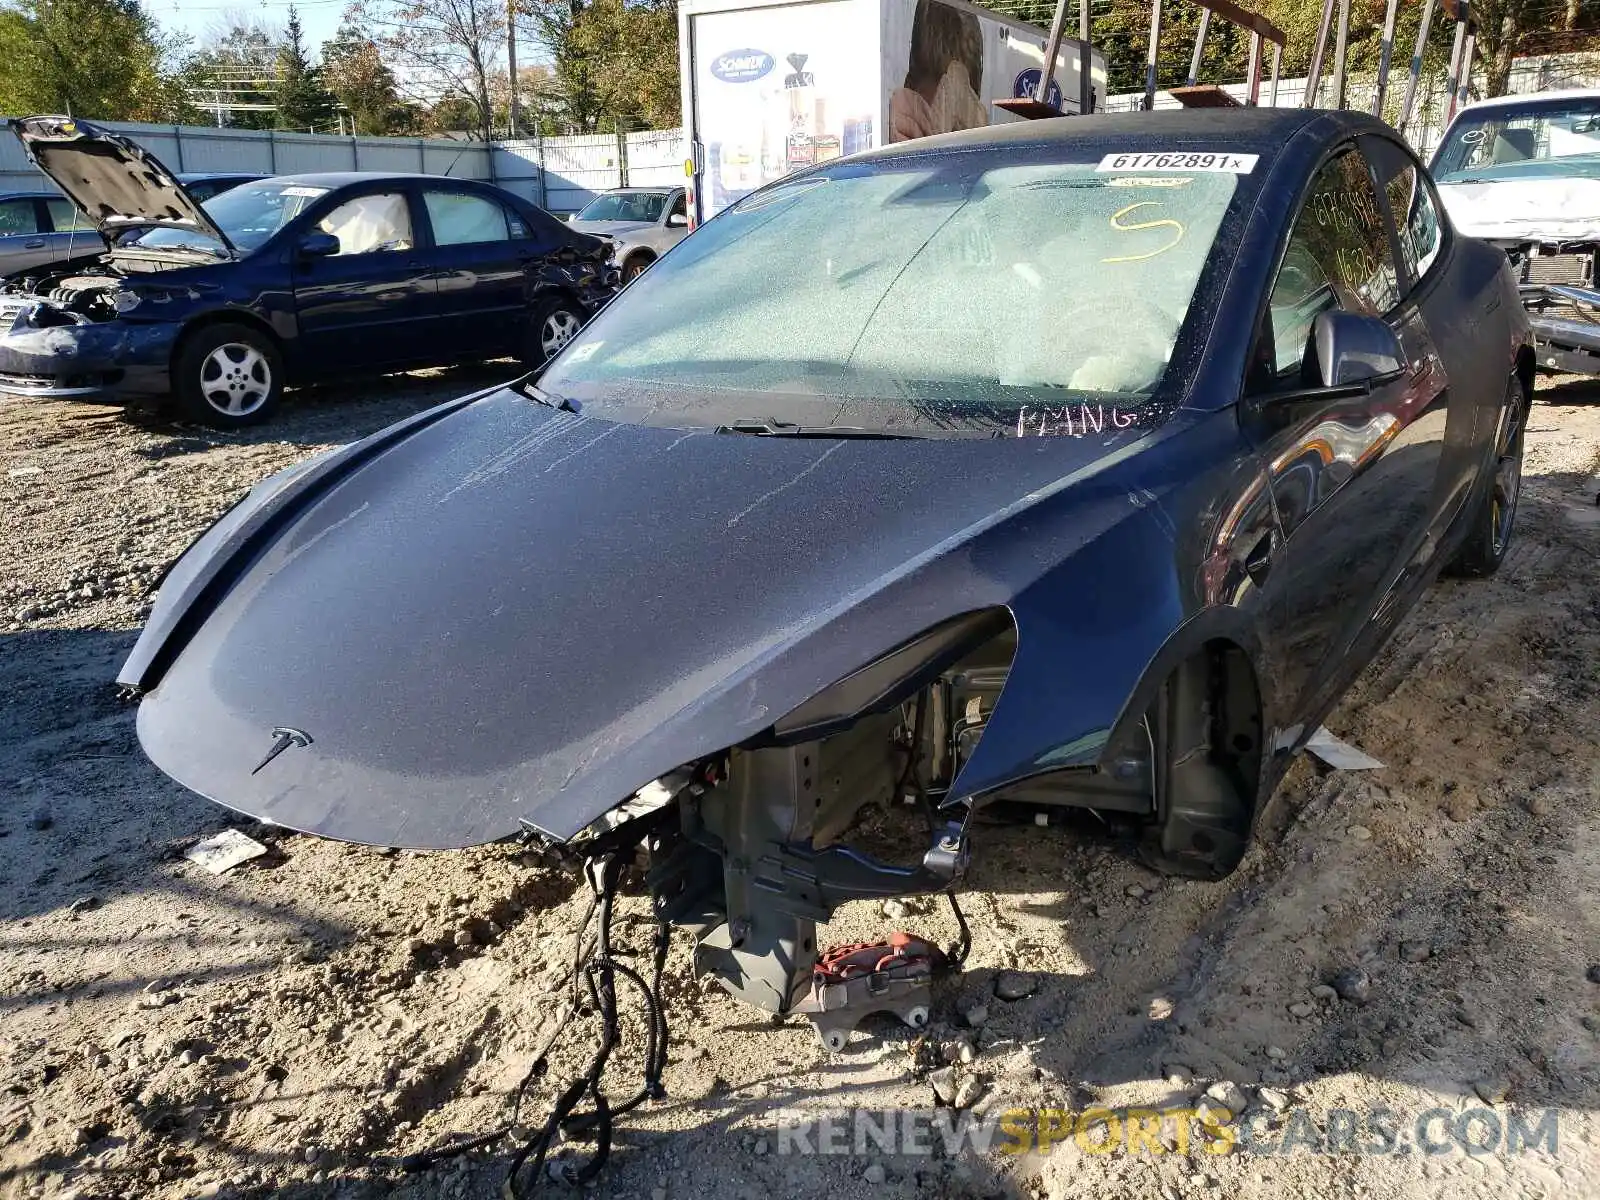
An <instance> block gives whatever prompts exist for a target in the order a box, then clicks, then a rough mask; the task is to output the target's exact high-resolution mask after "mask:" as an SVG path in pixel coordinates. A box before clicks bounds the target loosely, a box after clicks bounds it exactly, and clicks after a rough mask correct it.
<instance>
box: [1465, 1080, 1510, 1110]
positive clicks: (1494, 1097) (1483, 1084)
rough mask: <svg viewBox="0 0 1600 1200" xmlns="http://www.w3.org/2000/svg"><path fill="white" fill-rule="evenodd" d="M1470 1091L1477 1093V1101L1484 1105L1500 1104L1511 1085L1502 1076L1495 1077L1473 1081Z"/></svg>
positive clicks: (1508, 1092)
mask: <svg viewBox="0 0 1600 1200" xmlns="http://www.w3.org/2000/svg"><path fill="white" fill-rule="evenodd" d="M1472 1090H1473V1091H1475V1092H1477V1093H1478V1099H1479V1100H1482V1101H1483V1102H1484V1103H1485V1104H1500V1103H1503V1102H1504V1101H1505V1098H1506V1096H1507V1095H1509V1094H1510V1092H1511V1084H1510V1082H1509V1081H1508V1080H1506V1079H1505V1078H1503V1077H1502V1076H1498V1075H1497V1076H1493V1077H1491V1078H1488V1079H1477V1080H1474V1081H1473V1084H1472Z"/></svg>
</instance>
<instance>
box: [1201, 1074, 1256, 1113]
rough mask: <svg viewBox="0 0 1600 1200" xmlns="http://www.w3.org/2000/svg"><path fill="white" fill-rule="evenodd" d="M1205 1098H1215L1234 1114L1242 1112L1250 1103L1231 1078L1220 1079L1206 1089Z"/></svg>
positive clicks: (1248, 1098)
mask: <svg viewBox="0 0 1600 1200" xmlns="http://www.w3.org/2000/svg"><path fill="white" fill-rule="evenodd" d="M1205 1094H1206V1099H1208V1100H1215V1101H1216V1102H1217V1103H1218V1104H1220V1105H1222V1107H1223V1108H1225V1109H1227V1110H1228V1111H1229V1112H1231V1113H1232V1114H1233V1115H1234V1116H1238V1115H1239V1114H1240V1113H1242V1112H1243V1111H1244V1110H1245V1108H1246V1107H1247V1106H1248V1105H1249V1103H1250V1097H1248V1096H1246V1095H1245V1094H1244V1089H1243V1088H1241V1087H1240V1086H1239V1085H1238V1084H1237V1083H1234V1082H1232V1081H1231V1080H1227V1079H1221V1080H1218V1081H1217V1082H1216V1083H1213V1084H1212V1085H1211V1086H1210V1087H1208V1088H1207V1089H1206V1093H1205Z"/></svg>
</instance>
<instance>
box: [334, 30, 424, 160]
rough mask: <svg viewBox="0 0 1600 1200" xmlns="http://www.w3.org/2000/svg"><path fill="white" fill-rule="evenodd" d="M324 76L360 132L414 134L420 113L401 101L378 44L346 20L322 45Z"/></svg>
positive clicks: (417, 126)
mask: <svg viewBox="0 0 1600 1200" xmlns="http://www.w3.org/2000/svg"><path fill="white" fill-rule="evenodd" d="M322 79H323V83H324V84H325V85H326V86H327V88H328V90H329V91H331V92H332V93H333V95H334V98H335V99H336V100H337V102H338V103H339V105H340V107H342V108H343V109H344V110H345V112H346V113H347V114H349V117H350V120H351V124H352V125H353V132H355V133H359V134H389V133H412V132H415V131H416V130H417V129H418V128H419V127H420V126H419V122H418V114H416V113H415V112H414V111H413V110H411V109H410V108H408V107H406V106H405V105H403V104H401V102H400V96H399V92H398V90H397V89H396V87H395V80H394V72H393V71H391V70H390V69H389V67H388V65H387V64H385V63H384V61H383V55H382V53H380V51H379V50H378V45H377V43H376V42H374V41H373V40H372V38H370V37H368V36H367V35H366V34H365V33H364V32H363V31H362V30H360V29H358V28H357V27H356V26H355V25H353V24H349V23H346V24H344V25H341V26H340V27H339V32H338V33H337V34H335V35H334V37H333V38H332V39H331V40H330V41H327V42H324V43H323V46H322Z"/></svg>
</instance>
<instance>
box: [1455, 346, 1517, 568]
mask: <svg viewBox="0 0 1600 1200" xmlns="http://www.w3.org/2000/svg"><path fill="white" fill-rule="evenodd" d="M1527 425H1528V393H1527V389H1526V388H1525V387H1524V386H1523V383H1522V381H1521V380H1520V379H1517V378H1515V377H1513V379H1512V380H1511V384H1510V388H1509V391H1508V393H1507V395H1506V409H1505V416H1504V417H1503V418H1502V420H1501V426H1500V431H1499V433H1498V434H1497V435H1496V437H1495V448H1494V461H1493V466H1492V468H1491V469H1492V470H1493V472H1494V474H1493V476H1492V477H1491V478H1490V480H1489V487H1488V490H1487V491H1486V492H1485V494H1484V496H1483V498H1482V499H1481V500H1480V501H1479V502H1478V504H1477V507H1476V508H1475V509H1474V510H1473V512H1472V514H1471V516H1470V517H1469V518H1468V519H1469V520H1470V521H1471V523H1472V525H1471V528H1470V530H1469V531H1468V533H1467V540H1466V542H1465V543H1464V544H1463V545H1462V547H1461V551H1460V553H1459V554H1457V555H1456V557H1455V560H1454V561H1453V562H1451V564H1450V571H1451V573H1452V574H1455V575H1465V576H1468V577H1470V578H1478V579H1481V578H1483V577H1485V576H1488V575H1493V574H1494V573H1495V572H1496V571H1498V570H1499V569H1500V564H1501V563H1502V562H1504V561H1505V557H1506V551H1507V550H1509V549H1510V548H1511V533H1512V527H1513V525H1514V523H1515V521H1516V518H1517V499H1518V497H1519V496H1520V495H1521V494H1522V435H1523V432H1524V431H1525V430H1526V429H1527Z"/></svg>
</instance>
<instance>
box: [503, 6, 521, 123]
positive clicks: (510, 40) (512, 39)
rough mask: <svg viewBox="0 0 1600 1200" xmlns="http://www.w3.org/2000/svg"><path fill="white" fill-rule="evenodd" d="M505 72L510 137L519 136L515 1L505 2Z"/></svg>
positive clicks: (519, 117)
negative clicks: (509, 103) (509, 99)
mask: <svg viewBox="0 0 1600 1200" xmlns="http://www.w3.org/2000/svg"><path fill="white" fill-rule="evenodd" d="M506 71H507V73H508V74H509V76H510V78H509V81H508V82H510V84H511V136H512V137H513V138H515V137H517V136H519V130H518V127H519V126H520V125H521V124H522V119H521V114H520V113H519V112H518V111H517V109H518V104H517V0H506Z"/></svg>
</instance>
